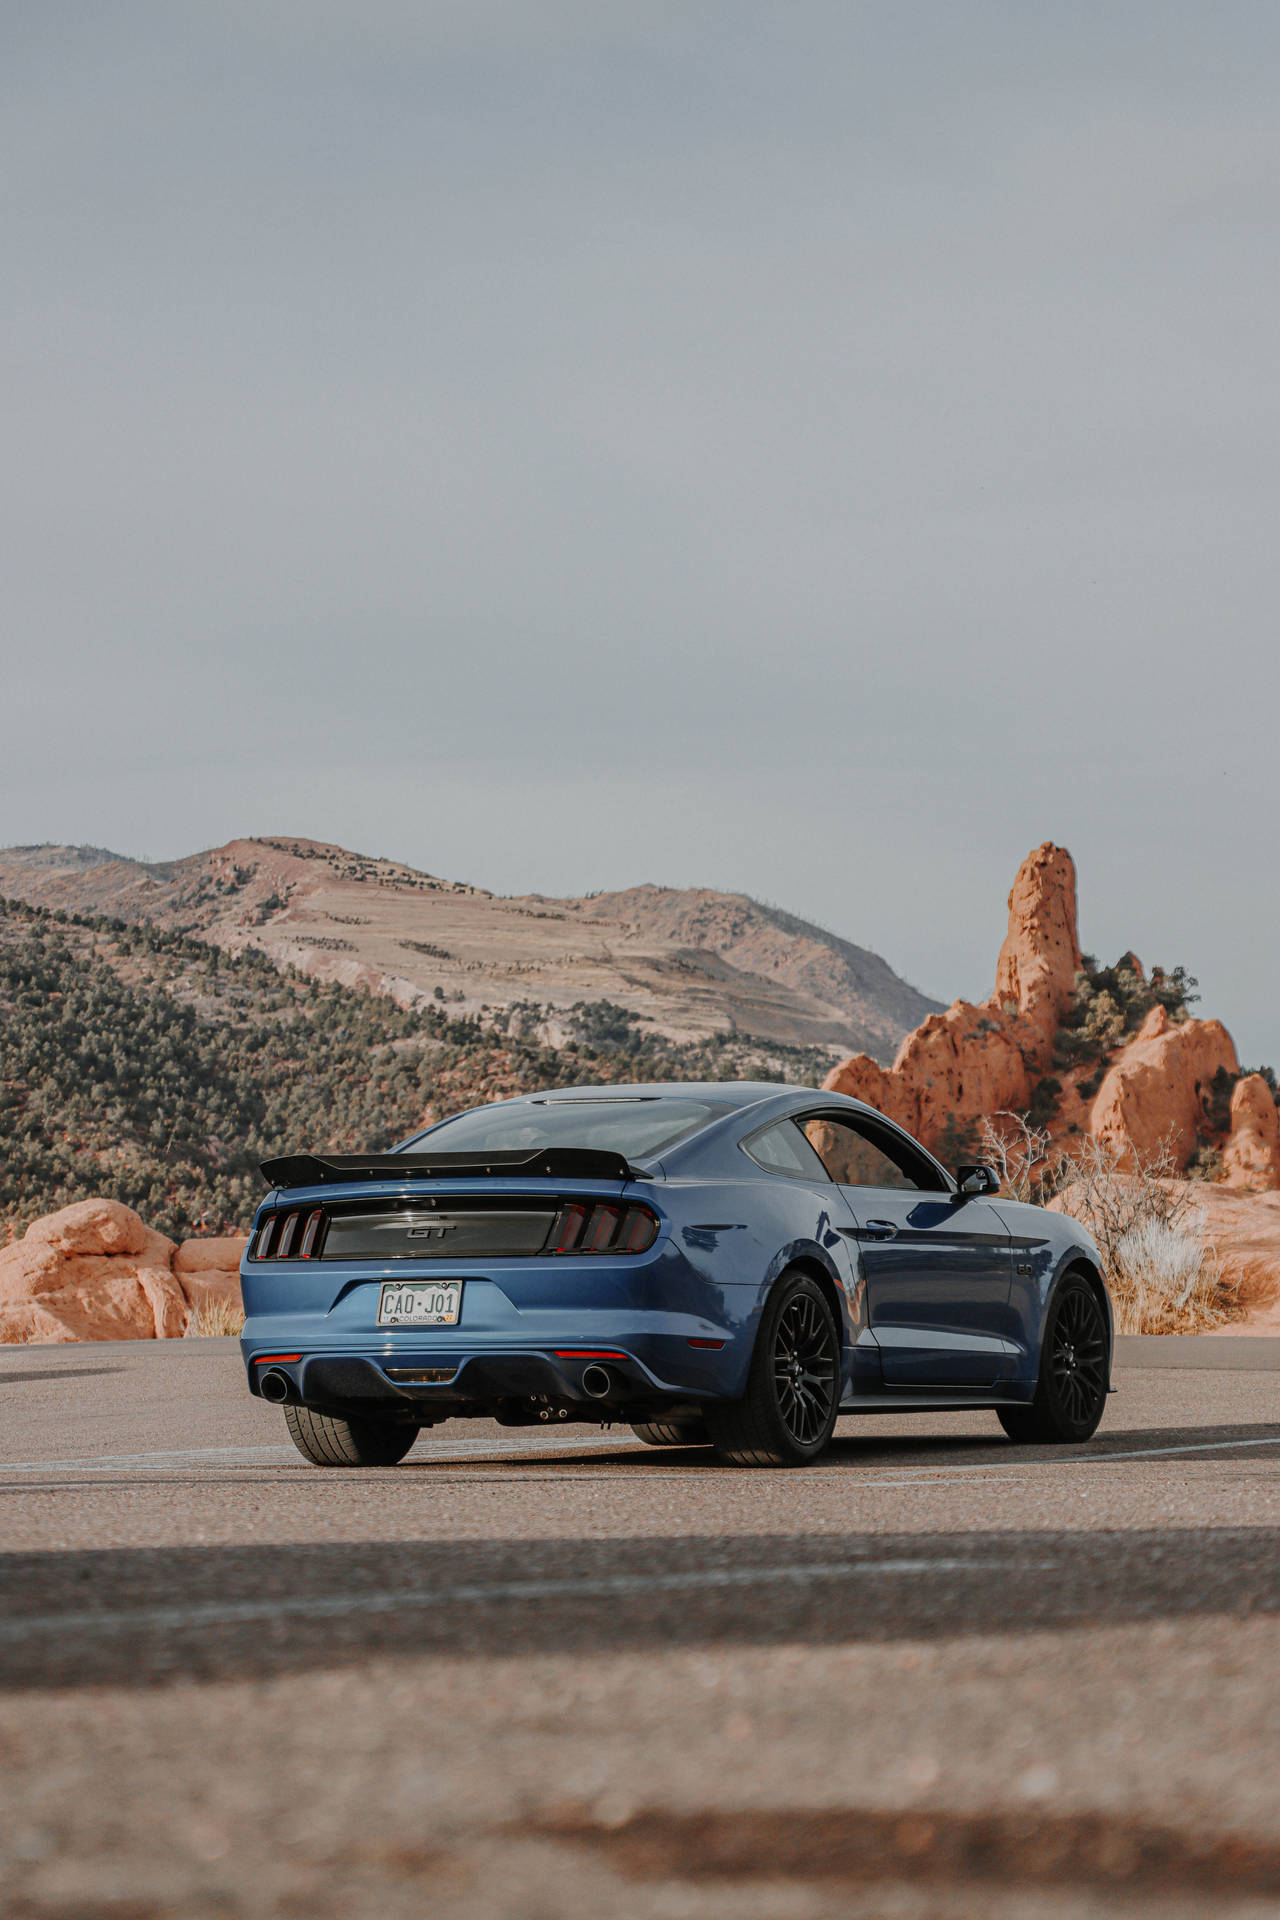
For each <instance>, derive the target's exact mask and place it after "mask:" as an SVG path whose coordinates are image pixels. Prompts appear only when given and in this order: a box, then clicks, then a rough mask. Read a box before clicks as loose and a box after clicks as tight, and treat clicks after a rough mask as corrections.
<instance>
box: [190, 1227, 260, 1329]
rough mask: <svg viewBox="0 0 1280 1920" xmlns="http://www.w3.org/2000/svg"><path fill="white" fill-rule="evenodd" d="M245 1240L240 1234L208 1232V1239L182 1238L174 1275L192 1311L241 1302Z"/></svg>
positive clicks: (237, 1304) (245, 1235) (234, 1304)
mask: <svg viewBox="0 0 1280 1920" xmlns="http://www.w3.org/2000/svg"><path fill="white" fill-rule="evenodd" d="M247 1239H248V1235H247V1234H244V1233H231V1234H225V1235H222V1236H220V1237H215V1236H214V1235H212V1234H211V1235H210V1236H209V1238H208V1239H202V1240H184V1241H183V1243H182V1245H181V1246H180V1247H179V1248H178V1249H177V1251H176V1252H175V1254H174V1256H173V1274H174V1278H175V1280H176V1281H177V1282H178V1285H179V1286H180V1287H181V1288H182V1291H183V1293H184V1295H185V1296H186V1299H187V1304H188V1305H189V1306H190V1307H191V1308H193V1309H194V1310H195V1311H196V1312H199V1310H200V1308H201V1307H206V1306H221V1305H226V1306H233V1307H238V1306H239V1305H240V1304H241V1301H240V1256H241V1254H242V1253H243V1252H244V1247H245V1241H246V1240H247Z"/></svg>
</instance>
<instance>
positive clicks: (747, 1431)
mask: <svg viewBox="0 0 1280 1920" xmlns="http://www.w3.org/2000/svg"><path fill="white" fill-rule="evenodd" d="M839 1411H840V1330H839V1327H838V1326H837V1324H836V1318H835V1315H834V1313H833V1312H832V1311H831V1307H830V1305H829V1303H828V1301H827V1297H826V1294H825V1293H824V1292H823V1290H822V1288H821V1287H820V1286H819V1285H818V1283H817V1281H816V1280H813V1279H811V1278H810V1277H809V1275H808V1274H805V1273H793V1274H791V1275H786V1274H784V1275H783V1277H782V1279H781V1280H780V1281H779V1282H778V1284H777V1287H776V1288H775V1290H774V1294H773V1298H772V1299H771V1300H770V1301H769V1304H768V1306H767V1307H766V1309H765V1314H764V1319H763V1321H762V1323H761V1327H760V1332H759V1336H758V1337H757V1340H756V1347H755V1352H754V1354H753V1355H752V1359H751V1373H750V1376H749V1378H748V1382H747V1391H746V1394H745V1395H744V1397H743V1398H742V1399H741V1400H736V1401H731V1402H727V1403H726V1404H724V1405H722V1406H718V1407H712V1408H709V1409H708V1411H707V1428H708V1431H709V1432H710V1435H711V1439H712V1442H713V1444H714V1446H715V1449H716V1452H717V1453H718V1454H719V1456H720V1458H721V1459H722V1460H726V1461H728V1462H729V1463H730V1464H731V1465H733V1466H738V1467H803V1466H807V1465H808V1464H809V1462H810V1461H811V1460H816V1459H817V1457H818V1455H819V1454H820V1453H821V1452H822V1450H823V1448H824V1447H825V1446H826V1445H827V1442H828V1441H829V1440H830V1438H831V1434H832V1430H833V1428H834V1427H835V1424H836V1416H837V1414H838V1413H839Z"/></svg>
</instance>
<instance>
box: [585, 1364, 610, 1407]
mask: <svg viewBox="0 0 1280 1920" xmlns="http://www.w3.org/2000/svg"><path fill="white" fill-rule="evenodd" d="M582 1391H583V1392H584V1393H585V1394H588V1395H589V1396H590V1397H591V1399H592V1400H607V1399H608V1398H609V1396H610V1394H611V1393H612V1392H613V1375H612V1374H611V1373H610V1371H609V1369H608V1367H599V1366H597V1365H596V1364H595V1362H594V1361H593V1362H592V1364H591V1365H590V1366H589V1367H584V1368H583V1369H582Z"/></svg>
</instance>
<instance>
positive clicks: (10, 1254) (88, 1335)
mask: <svg viewBox="0 0 1280 1920" xmlns="http://www.w3.org/2000/svg"><path fill="white" fill-rule="evenodd" d="M174 1252H175V1248H174V1244H173V1242H172V1240H167V1239H166V1238H165V1236H164V1235H163V1234H162V1233H154V1232H152V1230H151V1228H149V1227H147V1226H146V1225H144V1223H143V1222H142V1220H140V1219H139V1217H138V1215H137V1214H136V1213H135V1212H134V1211H133V1209H132V1208H131V1207H125V1206H122V1205H121V1204H120V1202H119V1201H118V1200H80V1201H77V1202H76V1204H75V1205H74V1206H70V1207H63V1208H62V1209H61V1210H60V1211H59V1212H57V1213H53V1214H49V1215H47V1216H46V1217H45V1218H44V1219H42V1220H36V1221H34V1222H33V1223H32V1225H31V1226H30V1227H29V1228H28V1229H27V1232H26V1234H25V1235H24V1237H23V1238H22V1239H21V1240H16V1241H14V1242H13V1243H12V1245H10V1246H8V1247H5V1248H4V1249H3V1250H2V1251H0V1344H12V1343H14V1342H18V1341H23V1342H25V1341H62V1340H164V1339H171V1338H173V1337H174V1336H176V1335H180V1334H183V1333H185V1332H186V1328H187V1322H188V1320H189V1319H190V1317H191V1309H190V1306H189V1305H188V1302H187V1298H186V1295H185V1294H184V1293H183V1290H182V1287H181V1286H180V1284H179V1282H178V1281H177V1279H176V1278H175V1276H174V1273H173V1255H174Z"/></svg>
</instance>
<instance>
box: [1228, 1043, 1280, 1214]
mask: <svg viewBox="0 0 1280 1920" xmlns="http://www.w3.org/2000/svg"><path fill="white" fill-rule="evenodd" d="M1222 1177H1223V1180H1224V1181H1225V1183H1226V1185H1227V1186H1229V1187H1239V1188H1241V1189H1242V1190H1243V1191H1245V1192H1250V1193H1265V1192H1267V1191H1268V1190H1269V1189H1271V1188H1275V1187H1280V1114H1277V1111H1276V1102H1275V1096H1274V1094H1273V1093H1272V1091H1271V1089H1270V1087H1269V1086H1268V1085H1267V1083H1266V1081H1265V1080H1264V1079H1263V1077H1262V1075H1261V1074H1260V1073H1247V1074H1246V1075H1245V1076H1244V1078H1243V1079H1242V1080H1237V1082H1236V1087H1235V1092H1234V1093H1233V1094H1232V1096H1231V1135H1230V1138H1229V1139H1228V1141H1227V1144H1226V1147H1225V1148H1224V1150H1223V1155H1222Z"/></svg>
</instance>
